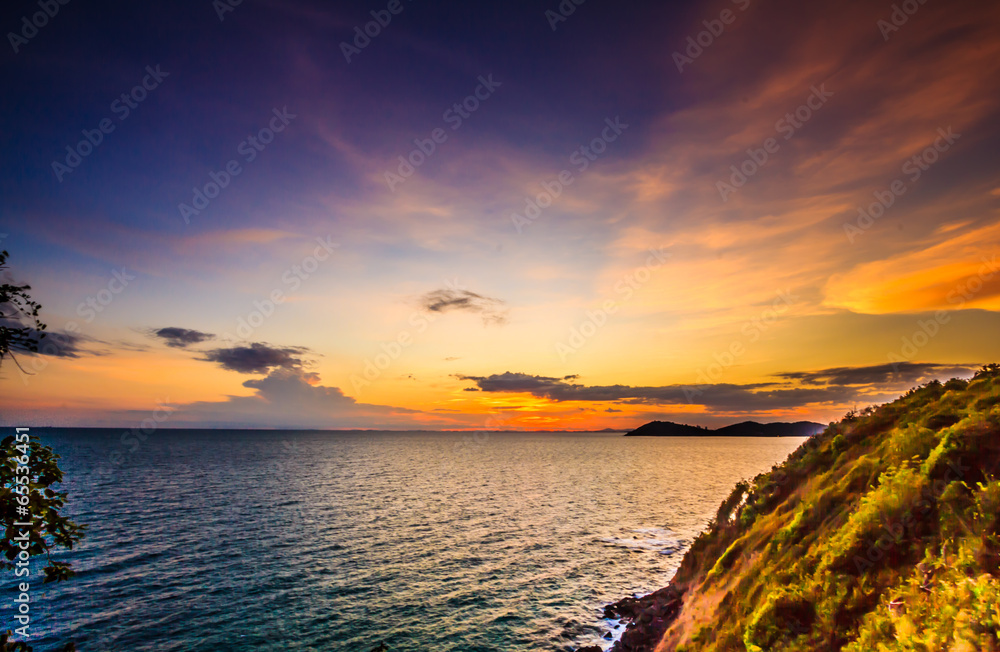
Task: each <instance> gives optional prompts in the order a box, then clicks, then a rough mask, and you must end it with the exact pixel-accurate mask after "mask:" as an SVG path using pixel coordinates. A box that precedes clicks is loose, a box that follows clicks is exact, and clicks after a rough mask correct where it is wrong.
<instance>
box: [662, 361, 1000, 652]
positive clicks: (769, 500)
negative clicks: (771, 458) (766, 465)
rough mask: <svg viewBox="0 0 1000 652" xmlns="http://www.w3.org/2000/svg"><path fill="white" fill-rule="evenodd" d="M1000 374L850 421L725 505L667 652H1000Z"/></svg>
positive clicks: (690, 560) (684, 569) (678, 580)
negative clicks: (914, 651)
mask: <svg viewBox="0 0 1000 652" xmlns="http://www.w3.org/2000/svg"><path fill="white" fill-rule="evenodd" d="M998 475H1000V369H998V368H996V367H995V366H994V365H991V366H990V368H988V369H984V370H983V371H981V372H980V373H979V374H977V376H976V377H975V378H974V379H973V380H972V381H971V382H968V383H967V382H965V381H962V380H951V381H949V382H947V383H945V384H943V385H942V384H941V383H937V382H934V383H931V384H929V385H926V386H924V387H921V388H919V389H915V390H912V391H910V392H909V393H908V394H906V395H905V396H903V397H901V398H899V399H898V400H896V401H894V402H892V403H889V404H886V405H883V406H881V407H878V408H875V409H874V410H872V409H869V410H866V411H865V413H864V414H862V415H856V416H855V415H849V416H848V417H847V418H845V419H844V420H843V421H842V422H840V423H838V424H833V425H831V426H830V427H829V428H828V429H827V430H826V431H824V432H823V433H822V434H820V435H816V436H815V437H813V438H812V439H811V440H810V441H809V442H808V443H807V444H805V445H803V446H802V447H801V448H800V449H799V450H797V451H796V452H795V453H793V454H792V455H791V456H790V457H789V458H788V460H787V461H785V462H784V463H783V464H782V465H780V466H777V467H775V468H774V469H772V470H771V471H770V472H768V473H765V474H762V475H760V476H758V477H757V478H755V479H754V480H753V482H751V483H743V484H741V485H740V486H738V487H737V488H736V490H735V491H734V492H733V493H732V495H731V496H730V497H729V498H728V499H727V500H726V501H725V502H724V503H723V504H722V506H721V507H720V508H719V513H718V515H717V517H716V520H715V521H714V522H713V524H712V526H711V527H710V528H709V530H708V531H707V532H706V533H705V534H703V535H701V537H699V538H698V539H697V540H696V541H695V543H694V545H693V546H692V549H691V551H690V552H689V553H688V555H687V556H686V557H685V559H684V562H683V564H682V566H681V569H680V570H679V571H678V573H677V576H676V577H675V579H674V586H675V587H677V588H679V589H681V590H684V591H685V592H686V593H685V597H684V605H683V608H682V610H681V614H680V616H679V617H678V618H677V620H675V621H674V622H673V624H672V625H671V626H670V628H669V629H668V630H667V633H666V634H665V636H664V637H663V640H662V641H661V642H660V644H659V646H658V647H657V648H656V649H657V652H671V651H674V652H680V651H683V652H693V651H695V650H697V651H699V652H701V651H711V650H725V651H726V652H732V651H741V650H747V651H749V652H761V651H763V652H771V651H777V650H810V651H812V650H849V651H851V652H868V651H880V650H920V651H925V650H926V651H930V650H933V651H935V652H937V651H938V650H947V651H951V652H966V651H968V652H974V651H994V652H997V651H1000V519H998V512H1000V482H998V481H997V476H998Z"/></svg>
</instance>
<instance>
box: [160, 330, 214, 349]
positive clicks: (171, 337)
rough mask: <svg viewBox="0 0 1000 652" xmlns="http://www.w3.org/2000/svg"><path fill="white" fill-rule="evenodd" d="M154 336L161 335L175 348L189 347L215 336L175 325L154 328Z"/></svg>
mask: <svg viewBox="0 0 1000 652" xmlns="http://www.w3.org/2000/svg"><path fill="white" fill-rule="evenodd" d="M153 336H155V337H159V338H160V339H162V340H164V341H165V342H166V344H167V346H169V347H172V348H175V349H183V348H187V347H188V346H191V345H192V344H201V343H202V342H207V341H209V340H211V339H212V338H213V337H215V336H214V335H212V334H211V333H202V332H201V331H196V330H191V329H189V328H177V327H175V326H168V327H167V328H160V329H157V330H154V331H153Z"/></svg>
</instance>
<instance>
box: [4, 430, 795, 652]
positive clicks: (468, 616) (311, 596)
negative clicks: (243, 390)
mask: <svg viewBox="0 0 1000 652" xmlns="http://www.w3.org/2000/svg"><path fill="white" fill-rule="evenodd" d="M36 434H40V435H42V439H43V442H44V443H46V444H49V445H51V446H53V447H54V448H55V449H56V450H57V452H58V453H60V454H61V455H62V457H63V460H62V467H63V468H64V470H65V473H66V477H65V482H64V484H63V489H65V490H67V491H69V494H70V496H69V506H68V512H69V513H70V514H72V515H73V517H74V519H75V520H77V521H78V522H81V523H86V524H88V525H89V526H90V529H89V531H88V533H87V537H86V539H85V540H84V542H83V543H82V544H81V545H79V546H78V547H77V548H76V549H74V550H73V551H72V552H70V553H66V554H61V555H59V556H58V557H57V558H58V559H61V560H66V561H71V562H72V563H73V565H74V567H75V569H76V570H77V572H78V576H77V577H76V578H74V579H73V580H71V581H69V582H64V583H60V584H57V585H44V586H43V585H42V584H40V583H39V580H38V579H37V578H35V579H34V581H33V583H32V599H33V601H34V602H33V606H34V610H33V614H34V616H33V634H34V635H33V636H32V640H31V642H32V644H33V645H35V646H36V647H35V649H36V650H39V651H42V652H44V651H46V650H51V649H53V648H54V647H55V646H56V644H57V643H61V642H64V641H66V640H69V639H72V640H74V641H76V643H77V647H78V648H79V649H80V650H81V651H83V652H87V651H100V652H105V651H115V652H117V651H122V652H142V651H153V650H155V651H157V652H169V651H172V650H177V651H180V650H183V651H185V652H227V651H230V650H264V651H273V652H278V651H285V650H295V651H305V650H316V651H320V650H322V651H329V650H344V651H351V652H358V651H360V652H368V650H370V649H372V648H373V647H375V646H376V645H378V644H379V643H380V642H384V643H385V644H386V646H387V647H388V648H389V650H391V651H393V652H404V651H405V652H415V651H423V650H426V651H428V652H430V651H433V652H451V651H453V652H459V651H460V652H479V651H486V650H490V651H496V652H500V651H504V652H507V651H510V650H573V649H575V648H576V647H578V646H580V645H584V644H593V643H600V644H601V645H602V646H604V647H607V646H608V645H610V642H609V641H608V640H607V639H604V638H602V637H603V636H604V634H605V633H606V632H608V631H609V630H613V627H614V623H611V622H608V621H603V620H602V619H601V607H602V606H603V605H604V604H606V603H609V602H613V601H615V600H618V599H620V598H621V597H623V596H625V595H631V594H638V593H645V592H649V591H652V590H654V589H657V588H660V587H662V586H664V585H665V584H666V583H667V581H668V580H669V578H670V576H671V574H672V573H673V571H674V570H675V569H676V567H677V565H678V564H679V562H680V559H681V556H682V554H683V551H684V550H685V549H686V547H687V546H688V545H689V544H690V542H691V541H692V539H693V538H694V537H695V536H696V535H697V533H698V532H699V531H700V530H701V529H702V528H703V527H704V526H705V524H706V523H707V521H708V519H709V518H711V517H712V516H713V515H714V513H715V511H716V508H717V507H718V504H719V502H720V501H721V500H722V499H723V498H724V497H725V496H726V495H728V493H729V491H730V490H731V488H732V485H733V484H734V483H735V482H737V481H738V480H740V479H743V478H748V477H752V476H753V475H756V474H757V473H759V472H761V471H763V470H765V469H768V468H770V467H771V465H772V464H775V463H777V462H779V461H781V460H782V459H784V458H785V457H786V456H787V454H788V453H789V452H791V451H792V450H793V449H794V448H795V447H796V446H797V445H798V444H800V443H801V441H802V440H801V439H730V438H700V439H699V438H624V437H622V436H620V435H616V434H607V433H588V434H529V433H517V434H490V435H484V434H479V435H477V436H475V437H473V436H472V435H470V434H459V433H378V432H366V433H329V432H280V431H270V432H261V431H256V432H252V431H215V432H206V431H182V430H159V431H157V432H154V433H153V434H152V435H150V436H149V438H148V439H147V440H146V441H144V442H138V446H136V447H135V450H134V451H133V450H131V448H132V445H123V444H122V443H121V441H120V435H121V432H120V431H118V430H92V431H67V430H52V431H41V430H39V431H36ZM119 458H120V461H119ZM112 460H115V461H119V463H118V464H114V463H112ZM34 563H35V564H36V565H37V566H41V562H39V561H36V562H34ZM33 577H35V576H34V575H33ZM7 580H8V578H4V583H3V586H2V590H3V595H7V596H11V597H13V592H12V588H11V582H10V581H7ZM10 605H11V601H10V600H3V603H2V606H0V609H2V616H3V620H4V622H5V623H6V624H7V626H8V627H11V626H12V625H11V624H10V623H12V620H11V618H12V610H11V608H10Z"/></svg>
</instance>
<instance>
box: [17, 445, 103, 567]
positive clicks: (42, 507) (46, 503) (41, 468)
mask: <svg viewBox="0 0 1000 652" xmlns="http://www.w3.org/2000/svg"><path fill="white" fill-rule="evenodd" d="M22 436H23V433H22ZM0 455H2V456H3V457H2V460H3V463H2V466H0V524H2V525H3V530H4V535H3V542H4V550H3V558H2V559H0V569H3V570H8V569H12V568H14V563H15V562H14V560H15V559H16V558H17V555H18V553H19V552H20V551H21V550H22V549H23V548H21V547H20V546H19V545H18V543H16V540H17V538H18V537H19V536H21V535H22V534H28V538H29V541H28V544H27V552H28V554H29V555H30V556H31V557H37V556H41V555H44V556H45V557H46V558H47V561H48V563H47V565H46V566H45V567H44V569H43V570H44V573H45V580H44V581H45V582H56V581H62V580H66V579H69V578H70V577H72V575H73V571H72V570H71V568H70V566H69V564H67V563H65V562H58V561H53V560H52V559H51V556H50V553H51V552H52V550H54V549H55V548H60V547H61V548H66V549H69V550H71V549H72V548H73V545H74V544H75V543H76V542H77V541H79V540H80V539H81V538H83V532H84V529H85V528H86V526H83V525H77V524H76V523H73V522H72V521H70V520H69V519H68V518H66V517H65V516H63V515H62V514H60V513H59V512H60V510H61V509H62V508H63V507H64V506H65V501H66V492H64V491H56V490H55V489H54V488H53V486H54V485H56V484H58V483H59V482H61V481H62V478H63V473H62V470H60V468H59V465H58V460H59V456H58V455H56V454H55V452H53V450H52V448H51V447H50V446H43V445H42V444H41V442H40V441H39V440H38V438H37V437H35V436H30V437H27V438H26V441H23V442H18V441H17V439H15V437H14V436H13V435H11V436H8V437H6V438H4V440H3V441H2V442H0ZM24 478H26V479H27V480H28V482H27V484H19V483H18V479H24ZM19 509H24V510H25V511H26V513H27V514H29V515H30V516H27V517H25V516H22V515H20V514H19V513H18V510H19ZM26 519H30V521H27V522H30V523H32V526H31V527H30V528H25V527H21V526H19V525H16V523H20V522H26Z"/></svg>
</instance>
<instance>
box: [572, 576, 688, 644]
mask: <svg viewBox="0 0 1000 652" xmlns="http://www.w3.org/2000/svg"><path fill="white" fill-rule="evenodd" d="M682 596H683V593H682V592H681V591H680V590H679V589H677V588H675V587H674V585H673V584H671V585H670V586H668V587H666V588H663V589H660V590H659V591H654V592H653V593H650V594H649V595H644V596H642V597H640V598H624V599H622V600H619V601H618V602H615V603H614V604H609V605H608V606H606V607H604V617H605V618H610V619H616V618H617V619H621V621H622V622H625V623H627V624H626V626H625V632H624V633H623V634H622V636H621V639H619V640H618V641H616V642H615V644H614V645H613V646H611V648H610V649H609V650H608V652H653V650H655V649H656V646H657V644H658V643H659V642H660V639H661V638H662V637H663V634H664V632H666V631H667V628H668V627H669V626H670V623H672V622H673V621H674V619H675V618H676V617H677V614H678V613H680V609H681V597H682ZM577 652H603V651H602V650H601V648H600V647H599V646H597V645H588V646H586V647H582V648H580V649H579V650H577Z"/></svg>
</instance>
